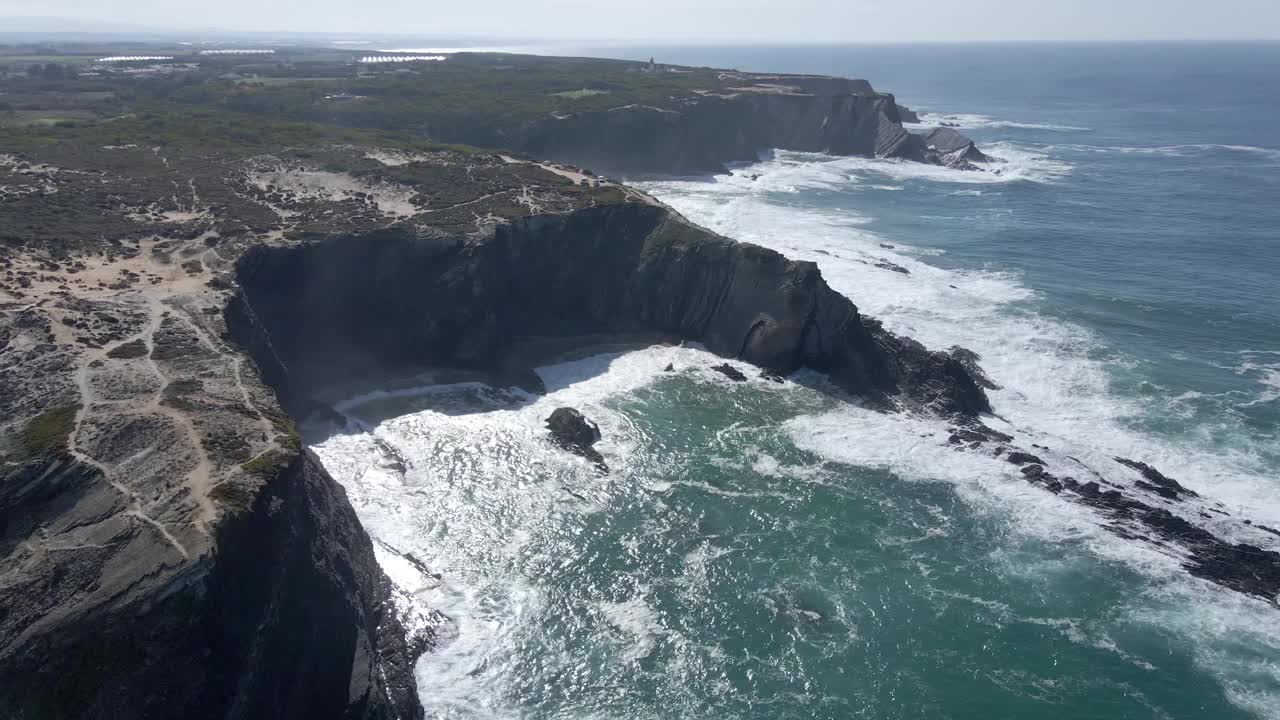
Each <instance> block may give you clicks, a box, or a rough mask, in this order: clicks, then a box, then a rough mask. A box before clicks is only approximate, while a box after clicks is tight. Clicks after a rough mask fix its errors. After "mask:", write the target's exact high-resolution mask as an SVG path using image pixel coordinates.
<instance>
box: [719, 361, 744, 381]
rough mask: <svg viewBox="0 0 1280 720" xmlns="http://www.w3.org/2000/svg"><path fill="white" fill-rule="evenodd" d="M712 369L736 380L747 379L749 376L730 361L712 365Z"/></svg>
mask: <svg viewBox="0 0 1280 720" xmlns="http://www.w3.org/2000/svg"><path fill="white" fill-rule="evenodd" d="M711 369H712V370H714V371H716V372H718V373H720V374H721V375H723V376H725V377H727V378H729V379H730V380H732V381H734V382H746V381H747V376H746V375H744V374H743V373H742V371H741V370H739V369H738V368H736V367H734V366H732V365H730V364H729V363H724V364H723V365H712V366H711Z"/></svg>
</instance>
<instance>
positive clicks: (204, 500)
mask: <svg viewBox="0 0 1280 720" xmlns="http://www.w3.org/2000/svg"><path fill="white" fill-rule="evenodd" d="M148 305H149V307H150V308H151V322H150V324H149V325H148V326H147V330H146V332H144V333H143V337H142V341H143V343H144V344H145V345H146V347H147V355H146V361H147V364H148V365H149V366H150V367H151V371H152V372H153V373H155V376H156V379H158V380H159V381H160V389H159V390H157V391H156V393H155V396H154V397H153V398H152V399H151V401H150V402H149V403H148V404H147V406H146V410H148V411H150V412H154V413H156V414H159V415H164V416H165V417H167V418H169V419H170V420H173V421H174V422H175V423H177V425H178V427H179V428H181V429H182V432H183V434H185V435H186V437H187V441H188V442H190V443H191V447H192V448H193V449H194V450H195V452H196V467H195V468H194V469H193V470H192V471H191V472H190V473H188V474H187V483H186V484H187V489H188V490H190V491H191V497H192V499H193V500H195V502H196V506H197V507H198V508H199V509H200V512H199V514H198V515H197V516H196V518H195V521H194V522H195V526H196V529H197V530H199V531H200V532H202V533H204V534H206V535H208V534H209V527H210V524H211V523H212V522H213V521H214V519H215V518H217V516H218V510H217V508H216V507H214V504H213V500H212V499H211V498H210V497H209V491H210V490H211V489H212V488H213V485H214V481H213V463H212V462H211V461H210V460H209V454H208V453H207V452H205V449H204V445H203V444H202V443H201V442H200V433H199V431H198V430H196V426H195V423H193V422H191V418H189V417H187V415H186V413H183V412H181V411H179V410H176V409H174V408H171V407H168V406H167V405H165V404H163V402H162V400H163V398H164V391H165V390H166V389H167V388H168V387H169V378H168V376H166V375H165V374H164V371H163V370H161V369H160V365H159V364H158V363H156V361H155V359H154V358H153V357H152V355H153V354H154V353H155V347H156V341H155V334H156V331H157V330H159V329H160V325H161V323H163V322H164V318H165V312H166V311H165V309H164V308H165V306H164V303H162V302H161V301H160V299H159V298H156V297H152V298H148Z"/></svg>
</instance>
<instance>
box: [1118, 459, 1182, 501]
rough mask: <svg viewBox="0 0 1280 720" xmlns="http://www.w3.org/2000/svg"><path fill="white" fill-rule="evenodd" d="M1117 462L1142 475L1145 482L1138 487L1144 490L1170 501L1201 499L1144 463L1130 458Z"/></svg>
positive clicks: (1139, 482)
mask: <svg viewBox="0 0 1280 720" xmlns="http://www.w3.org/2000/svg"><path fill="white" fill-rule="evenodd" d="M1115 461H1116V462H1118V463H1120V464H1121V465H1124V466H1125V467H1129V468H1133V469H1134V470H1137V471H1138V472H1140V473H1142V477H1143V478H1145V482H1144V481H1143V480H1139V481H1138V483H1137V485H1138V487H1140V488H1142V489H1143V490H1149V491H1151V492H1153V493H1155V494H1157V495H1159V496H1161V497H1164V498H1168V499H1169V500H1181V499H1182V497H1183V496H1189V497H1200V496H1199V495H1197V494H1196V493H1195V492H1193V491H1191V490H1189V489H1187V488H1185V487H1183V486H1182V484H1181V483H1179V482H1178V481H1177V480H1174V479H1173V478H1171V477H1166V476H1165V475H1164V474H1163V473H1161V472H1160V471H1159V470H1156V469H1155V468H1153V467H1151V466H1150V465H1148V464H1146V463H1144V462H1138V461H1137V460H1130V459H1128V458H1122V457H1118V458H1116V459H1115Z"/></svg>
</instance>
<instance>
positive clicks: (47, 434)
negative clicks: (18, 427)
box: [9, 405, 80, 463]
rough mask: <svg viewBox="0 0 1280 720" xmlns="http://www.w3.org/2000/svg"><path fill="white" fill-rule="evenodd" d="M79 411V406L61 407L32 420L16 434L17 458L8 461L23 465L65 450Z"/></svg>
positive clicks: (47, 411)
mask: <svg viewBox="0 0 1280 720" xmlns="http://www.w3.org/2000/svg"><path fill="white" fill-rule="evenodd" d="M79 411H80V406H79V405H62V406H60V407H56V408H53V409H52V410H46V411H45V412H43V413H41V414H39V415H37V416H35V417H34V418H32V419H31V420H30V421H29V422H28V423H27V425H26V427H24V428H22V431H21V432H20V433H19V434H18V451H19V455H18V457H16V458H10V459H9V461H10V462H17V463H23V462H26V461H29V460H34V459H37V458H42V457H47V456H49V455H52V454H54V453H56V452H59V451H62V450H65V449H67V444H68V442H69V441H70V438H71V433H72V431H74V430H75V426H76V413H78V412H79Z"/></svg>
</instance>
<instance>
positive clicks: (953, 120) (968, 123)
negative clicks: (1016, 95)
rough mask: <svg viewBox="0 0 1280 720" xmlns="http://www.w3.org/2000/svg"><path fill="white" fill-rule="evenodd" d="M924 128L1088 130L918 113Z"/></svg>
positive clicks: (948, 114) (985, 117) (1084, 130)
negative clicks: (956, 126)
mask: <svg viewBox="0 0 1280 720" xmlns="http://www.w3.org/2000/svg"><path fill="white" fill-rule="evenodd" d="M919 115H920V122H919V123H918V124H919V125H921V126H924V127H942V126H943V124H944V123H948V124H951V125H959V126H960V128H959V129H961V130H965V129H969V130H977V129H985V128H1015V129H1022V130H1054V131H1058V132H1087V131H1088V130H1089V128H1086V127H1078V126H1075V125H1056V124H1053V123H1029V122H1017V121H1014V120H997V119H995V118H993V117H990V116H988V115H977V114H972V113H931V112H922V113H919Z"/></svg>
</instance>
